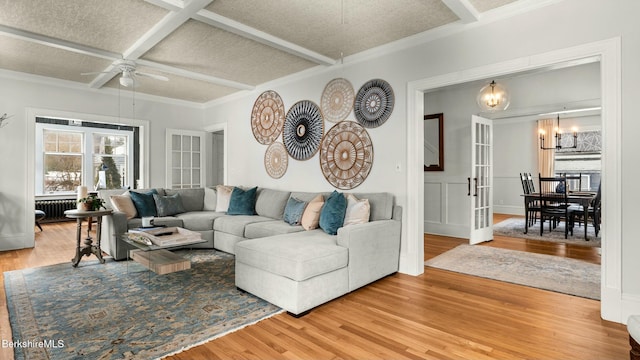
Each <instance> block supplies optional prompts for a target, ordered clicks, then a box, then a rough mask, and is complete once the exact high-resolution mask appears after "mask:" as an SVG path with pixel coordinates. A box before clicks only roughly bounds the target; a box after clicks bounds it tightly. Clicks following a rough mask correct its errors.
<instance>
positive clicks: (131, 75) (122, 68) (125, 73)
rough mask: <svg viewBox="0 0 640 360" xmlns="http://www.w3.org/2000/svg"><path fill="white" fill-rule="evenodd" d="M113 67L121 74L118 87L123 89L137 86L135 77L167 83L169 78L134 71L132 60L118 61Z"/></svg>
mask: <svg viewBox="0 0 640 360" xmlns="http://www.w3.org/2000/svg"><path fill="white" fill-rule="evenodd" d="M114 65H115V66H116V67H117V69H118V72H120V73H122V75H121V76H120V85H122V86H125V87H130V86H135V85H137V84H136V76H146V77H149V78H152V79H155V80H161V81H169V78H168V77H166V76H162V75H156V74H148V73H143V72H139V71H136V63H135V62H134V61H133V60H126V59H123V60H118V61H116V62H114ZM113 72H114V71H104V72H88V73H81V75H95V74H111V73H113Z"/></svg>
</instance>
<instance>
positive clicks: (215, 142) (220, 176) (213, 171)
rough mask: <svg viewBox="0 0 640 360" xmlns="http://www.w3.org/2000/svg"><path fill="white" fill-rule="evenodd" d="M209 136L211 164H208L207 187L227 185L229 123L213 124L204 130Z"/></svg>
mask: <svg viewBox="0 0 640 360" xmlns="http://www.w3.org/2000/svg"><path fill="white" fill-rule="evenodd" d="M204 130H205V131H207V132H208V134H207V142H208V144H207V145H208V146H207V148H208V149H210V150H208V151H209V153H208V154H207V156H208V159H210V160H209V164H207V179H206V186H216V185H224V184H227V181H228V178H227V176H228V171H227V169H228V167H227V144H228V139H227V136H228V133H227V123H219V124H212V125H209V126H207V127H205V129H204Z"/></svg>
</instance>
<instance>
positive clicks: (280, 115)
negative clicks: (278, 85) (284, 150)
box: [251, 90, 285, 145]
mask: <svg viewBox="0 0 640 360" xmlns="http://www.w3.org/2000/svg"><path fill="white" fill-rule="evenodd" d="M284 116H285V112H284V103H283V102H282V99H281V98H280V95H278V93H277V92H275V91H273V90H268V91H265V92H263V93H262V94H260V96H258V98H257V99H256V102H255V103H254V104H253V110H252V111H251V131H253V136H254V137H255V138H256V140H258V142H259V143H260V144H265V145H269V144H271V143H272V142H274V141H275V140H276V139H277V138H278V136H280V133H281V132H282V127H283V125H284Z"/></svg>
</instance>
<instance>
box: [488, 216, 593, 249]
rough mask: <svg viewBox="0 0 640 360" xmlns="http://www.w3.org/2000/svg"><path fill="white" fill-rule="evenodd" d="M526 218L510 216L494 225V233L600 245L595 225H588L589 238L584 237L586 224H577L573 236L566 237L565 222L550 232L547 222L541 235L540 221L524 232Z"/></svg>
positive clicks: (531, 238)
mask: <svg viewBox="0 0 640 360" xmlns="http://www.w3.org/2000/svg"><path fill="white" fill-rule="evenodd" d="M524 221H525V220H524V218H509V219H506V220H504V221H501V222H499V223H497V224H494V225H493V234H494V235H503V236H509V237H515V238H522V239H530V240H543V241H552V242H560V243H565V244H572V245H581V246H590V247H600V234H602V231H600V232H599V233H598V237H596V234H595V231H594V229H593V226H591V225H589V226H587V238H588V239H589V241H586V240H585V239H584V225H583V226H581V227H578V226H577V224H576V226H575V227H574V228H573V236H571V234H569V236H568V238H567V239H565V238H564V222H561V223H559V224H558V227H556V228H555V229H553V231H551V232H549V223H548V222H546V223H545V226H544V229H543V233H542V236H540V221H539V220H538V222H536V223H535V224H534V225H533V226H531V227H529V230H528V232H527V233H526V234H525V233H524Z"/></svg>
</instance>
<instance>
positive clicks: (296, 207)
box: [283, 197, 307, 225]
mask: <svg viewBox="0 0 640 360" xmlns="http://www.w3.org/2000/svg"><path fill="white" fill-rule="evenodd" d="M306 207H307V203H306V202H304V201H302V200H298V199H296V198H294V197H290V198H289V200H288V201H287V206H286V207H285V208H284V217H283V219H284V221H285V222H286V223H287V224H290V225H300V220H302V213H304V209H305V208H306Z"/></svg>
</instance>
